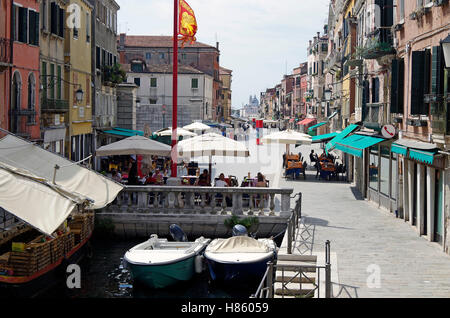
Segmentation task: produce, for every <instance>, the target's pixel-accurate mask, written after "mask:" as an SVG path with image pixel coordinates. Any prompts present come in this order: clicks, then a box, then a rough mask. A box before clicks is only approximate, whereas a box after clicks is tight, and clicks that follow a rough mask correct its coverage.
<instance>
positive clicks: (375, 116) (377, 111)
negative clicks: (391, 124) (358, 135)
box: [363, 103, 386, 129]
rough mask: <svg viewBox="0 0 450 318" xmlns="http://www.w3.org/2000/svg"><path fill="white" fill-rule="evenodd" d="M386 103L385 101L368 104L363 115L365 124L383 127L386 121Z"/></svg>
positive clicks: (371, 126)
mask: <svg viewBox="0 0 450 318" xmlns="http://www.w3.org/2000/svg"><path fill="white" fill-rule="evenodd" d="M385 105H386V104H385V103H373V104H367V105H366V109H365V112H364V116H363V122H364V126H366V127H368V128H373V129H376V128H381V127H382V126H383V125H384V124H385V123H386V118H385V115H384V110H385V108H386V107H385Z"/></svg>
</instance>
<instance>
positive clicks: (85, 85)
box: [64, 0, 94, 161]
mask: <svg viewBox="0 0 450 318" xmlns="http://www.w3.org/2000/svg"><path fill="white" fill-rule="evenodd" d="M92 12H93V7H92V5H91V4H90V3H89V2H87V1H85V0H70V2H69V4H68V6H67V11H66V16H67V25H66V28H65V30H66V31H65V48H64V51H65V77H66V79H67V80H68V81H70V82H71V85H68V86H67V87H66V95H65V96H67V97H68V101H69V109H70V110H69V131H68V135H69V142H68V144H67V145H66V146H67V147H68V151H67V153H68V154H69V158H70V159H72V160H74V161H79V160H81V159H84V158H86V157H88V156H89V155H91V154H92V153H93V151H94V149H92V145H93V134H92V101H91V98H92V94H91V89H92V73H91V71H92V67H91V61H92V55H91V54H92V53H91V52H92V51H91V43H92V26H91V14H92ZM72 18H73V19H72ZM81 92H82V94H80V93H81ZM80 95H82V98H80V97H81V96H80Z"/></svg>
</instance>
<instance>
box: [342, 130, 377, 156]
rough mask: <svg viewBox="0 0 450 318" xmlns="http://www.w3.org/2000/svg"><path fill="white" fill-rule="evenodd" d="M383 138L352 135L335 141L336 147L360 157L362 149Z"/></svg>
mask: <svg viewBox="0 0 450 318" xmlns="http://www.w3.org/2000/svg"><path fill="white" fill-rule="evenodd" d="M384 140H385V139H383V138H377V137H370V136H363V135H352V136H350V137H347V138H345V139H342V140H340V141H338V142H337V143H336V149H339V150H341V151H343V152H345V153H348V154H350V155H353V156H356V157H360V158H362V156H363V150H364V149H366V148H369V147H372V146H374V145H376V144H379V143H380V142H382V141H384Z"/></svg>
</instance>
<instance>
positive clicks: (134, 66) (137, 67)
mask: <svg viewBox="0 0 450 318" xmlns="http://www.w3.org/2000/svg"><path fill="white" fill-rule="evenodd" d="M131 71H132V72H134V73H141V72H143V65H142V63H131Z"/></svg>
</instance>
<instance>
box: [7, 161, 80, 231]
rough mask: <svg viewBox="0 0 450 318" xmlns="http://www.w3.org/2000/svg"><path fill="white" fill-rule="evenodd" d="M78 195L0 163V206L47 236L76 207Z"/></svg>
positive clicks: (78, 202)
mask: <svg viewBox="0 0 450 318" xmlns="http://www.w3.org/2000/svg"><path fill="white" fill-rule="evenodd" d="M84 203H86V204H88V199H87V198H86V197H83V196H81V195H77V194H74V193H70V192H67V191H66V190H65V189H63V188H61V187H59V186H58V185H53V184H51V183H50V182H48V181H47V180H45V179H43V178H40V177H38V176H35V175H33V174H32V173H30V172H28V171H25V170H22V169H18V168H16V167H12V166H10V165H6V164H4V163H0V206H1V207H2V208H4V209H5V210H7V211H9V212H11V213H12V214H14V215H15V216H16V217H18V218H20V219H21V220H23V221H24V222H26V223H29V224H30V225H32V226H33V227H35V228H36V229H38V230H39V231H41V232H42V233H45V234H47V235H49V236H51V235H52V233H53V232H54V231H55V230H56V229H57V228H58V227H59V226H60V225H61V224H62V223H63V222H64V221H65V220H66V218H67V217H68V216H69V214H70V213H72V211H73V210H74V209H75V208H76V207H77V205H79V204H84Z"/></svg>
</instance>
